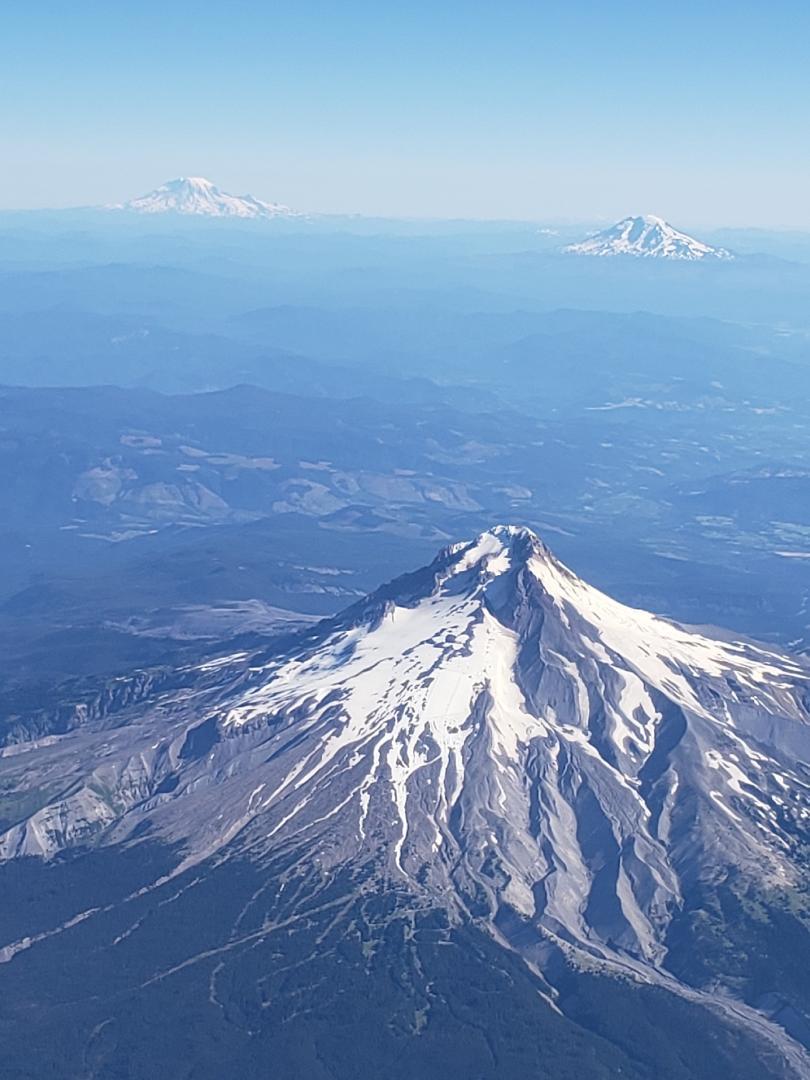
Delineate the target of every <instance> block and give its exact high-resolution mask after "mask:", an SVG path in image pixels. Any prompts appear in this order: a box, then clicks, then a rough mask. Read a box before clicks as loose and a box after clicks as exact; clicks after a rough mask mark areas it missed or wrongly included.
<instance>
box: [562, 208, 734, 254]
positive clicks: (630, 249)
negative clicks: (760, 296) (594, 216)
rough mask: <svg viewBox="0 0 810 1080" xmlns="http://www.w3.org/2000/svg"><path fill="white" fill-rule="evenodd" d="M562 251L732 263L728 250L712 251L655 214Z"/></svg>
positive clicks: (623, 223)
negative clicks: (717, 260) (729, 261)
mask: <svg viewBox="0 0 810 1080" xmlns="http://www.w3.org/2000/svg"><path fill="white" fill-rule="evenodd" d="M563 250H564V251H565V252H567V253H569V254H572V255H597V256H609V255H632V256H635V257H637V258H658V259H684V260H691V261H695V260H698V259H725V260H728V259H733V258H734V255H733V254H732V253H731V252H730V251H727V250H726V249H725V248H717V247H711V246H710V245H709V244H705V243H703V241H702V240H696V239H695V238H694V237H693V236H688V235H687V234H686V233H683V232H680V231H679V230H678V229H675V228H673V226H672V225H670V224H669V223H668V222H666V221H664V219H663V218H660V217H656V216H655V215H653V214H644V215H642V216H640V217H626V218H623V219H622V220H621V221H617V222H616V224H615V225H611V226H610V228H608V229H603V230H602V231H601V232H598V233H596V234H594V235H593V236H590V237H588V238H587V239H586V240H583V241H581V242H580V243H578V244H569V245H568V247H566V248H563Z"/></svg>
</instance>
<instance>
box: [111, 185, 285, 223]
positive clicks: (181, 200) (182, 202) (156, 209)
mask: <svg viewBox="0 0 810 1080" xmlns="http://www.w3.org/2000/svg"><path fill="white" fill-rule="evenodd" d="M111 209H119V210H129V211H133V212H134V213H136V214H184V215H189V216H194V217H218V218H234V217H235V218H292V217H301V215H300V214H298V213H297V212H296V211H295V210H291V209H290V208H289V206H283V205H282V204H281V203H270V202H264V201H263V200H262V199H257V198H256V197H255V196H254V195H231V194H230V193H229V192H227V191H222V190H221V189H220V188H218V187H217V186H216V184H213V183H212V182H211V181H210V180H206V179H205V177H203V176H180V177H177V179H175V180H168V181H167V182H166V183H165V184H162V185H161V186H160V187H159V188H155V190H154V191H150V192H149V193H148V194H146V195H141V196H139V197H138V198H137V199H131V200H130V201H129V202H125V203H122V204H120V205H118V206H115V207H113V208H111Z"/></svg>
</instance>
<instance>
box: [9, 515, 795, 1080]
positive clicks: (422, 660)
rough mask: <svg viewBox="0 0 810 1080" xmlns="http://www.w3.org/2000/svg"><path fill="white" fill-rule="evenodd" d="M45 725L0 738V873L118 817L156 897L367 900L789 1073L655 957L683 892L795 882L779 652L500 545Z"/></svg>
mask: <svg viewBox="0 0 810 1080" xmlns="http://www.w3.org/2000/svg"><path fill="white" fill-rule="evenodd" d="M64 726H66V727H67V728H68V729H69V730H67V731H66V733H65V734H62V735H46V736H44V737H43V736H41V735H40V734H39V733H40V732H41V731H42V730H43V726H42V722H41V721H40V723H39V726H38V727H37V728H36V731H35V732H34V736H33V737H32V739H31V740H30V741H25V738H26V736H25V726H24V724H20V723H18V724H17V725H16V726H15V729H14V730H15V732H16V739H17V741H16V742H15V743H13V744H9V745H8V746H6V748H5V750H4V751H3V752H2V754H3V756H2V757H0V783H2V790H3V792H4V796H3V805H6V804H8V806H11V805H14V806H17V807H23V808H24V810H23V812H19V813H18V814H17V815H16V818H15V817H14V815H13V813H10V812H9V810H4V811H3V813H2V815H0V816H2V818H3V828H4V831H3V833H2V835H0V854H1V855H2V857H3V858H4V859H6V860H13V859H15V858H18V857H20V856H23V855H36V856H42V857H45V858H50V857H52V856H54V855H55V854H57V853H59V852H64V851H69V850H70V849H71V848H73V847H75V846H76V845H87V844H88V843H90V844H92V845H94V846H96V847H100V848H105V849H106V848H111V847H115V846H116V845H121V846H124V847H126V846H127V845H130V844H132V843H133V842H134V841H135V838H137V837H138V836H140V835H143V831H144V829H145V828H148V830H149V834H150V836H153V837H159V838H161V839H162V840H165V841H166V843H167V844H174V845H176V850H177V852H178V854H177V858H176V865H175V867H174V869H173V870H172V871H170V872H169V874H168V876H167V875H164V876H163V877H162V878H161V881H162V882H165V881H166V880H168V879H170V878H171V877H172V876H176V875H180V874H183V873H184V872H186V871H187V870H188V869H189V868H190V867H195V866H197V867H201V866H203V865H204V864H206V861H210V860H211V859H212V858H215V859H216V860H217V861H218V862H220V863H221V861H222V860H227V859H229V858H236V857H238V858H239V859H248V860H249V861H250V862H251V864H253V865H254V866H270V865H275V864H276V863H277V861H278V860H279V859H283V860H284V866H285V870H284V887H285V888H286V889H288V890H289V891H288V892H286V893H285V894H284V895H285V896H295V895H298V894H297V892H296V889H298V888H300V882H303V881H306V882H307V888H306V895H307V898H308V902H309V903H312V897H313V895H317V894H318V892H319V890H321V889H323V890H326V889H327V887H331V886H330V885H329V883H333V882H334V881H335V880H336V879H340V880H343V881H351V882H353V883H354V884H353V885H352V886H351V888H357V889H358V890H360V891H361V892H367V891H368V890H369V889H372V890H373V891H375V892H378V893H385V892H386V891H390V893H391V895H392V896H394V895H395V896H397V897H399V898H402V897H407V904H408V905H409V910H422V911H426V912H427V911H435V910H441V911H442V912H443V913H445V915H446V916H447V917H448V918H449V920H450V923H451V924H453V925H459V926H461V925H471V924H474V925H475V926H476V927H477V928H478V929H481V928H483V929H484V930H485V932H486V933H487V934H489V935H490V937H491V938H492V940H493V941H494V942H495V943H497V945H498V946H499V947H503V948H506V949H508V950H509V951H510V952H513V953H517V954H518V955H519V956H521V957H522V958H523V959H524V960H525V961H526V962H527V963H528V964H529V966H530V968H531V970H532V971H533V972H534V973H535V974H536V975H537V977H538V978H539V979H540V980H541V982H542V985H543V987H544V988H545V990H544V992H547V993H548V995H549V999H550V1000H554V998H555V994H556V988H555V978H556V975H555V973H556V972H557V971H558V969H559V965H560V964H561V963H563V962H564V963H565V964H566V965H568V966H569V967H570V965H574V966H576V967H578V968H579V969H581V970H598V971H600V972H605V971H607V972H612V973H614V974H621V975H622V976H624V977H628V978H632V979H634V980H638V981H640V982H642V983H647V984H653V985H656V986H660V987H662V988H665V989H667V990H669V991H674V992H675V993H676V994H680V995H682V996H683V997H685V998H687V999H689V1000H691V1001H694V1002H698V1003H699V1004H701V1005H704V1006H707V1007H709V1008H710V1009H713V1010H715V1011H717V1010H720V1011H722V1012H723V1013H725V1014H726V1015H727V1016H729V1017H731V1018H732V1019H733V1020H734V1022H735V1023H739V1024H742V1025H743V1026H744V1027H747V1028H748V1030H749V1031H751V1032H754V1033H755V1034H756V1036H757V1037H758V1038H761V1039H763V1040H765V1041H766V1042H768V1043H769V1044H772V1045H773V1046H775V1047H776V1048H777V1050H778V1053H779V1054H780V1055H782V1057H783V1058H784V1060H785V1061H789V1063H790V1064H791V1067H793V1068H794V1070H796V1069H798V1070H799V1071H798V1073H797V1075H802V1072H801V1070H802V1069H804V1068H806V1067H807V1058H806V1057H805V1055H804V1051H803V1050H802V1049H801V1047H800V1045H799V1042H798V1041H796V1040H795V1039H793V1038H791V1037H790V1036H789V1035H787V1034H785V1032H784V1031H783V1029H782V1028H781V1027H780V1026H779V1025H778V1024H777V1023H775V1022H772V1021H771V1019H770V1018H769V1017H770V1014H769V1013H768V1009H767V1008H761V1009H760V1010H759V1011H758V1010H757V1008H755V1006H757V1007H759V1005H760V1004H761V1003H760V1002H758V1001H756V1000H749V998H748V997H747V996H746V993H744V992H742V991H740V988H739V985H738V984H735V983H734V982H733V980H732V979H730V978H729V979H728V980H726V981H725V982H724V980H723V972H722V970H720V969H718V970H715V971H714V972H713V975H712V980H711V981H712V985H713V987H714V989H713V990H712V989H711V988H709V987H708V982H709V980H707V981H706V985H705V986H701V985H699V980H697V979H696V978H695V979H692V978H691V976H689V977H688V976H687V974H685V969H684V968H683V965H682V964H681V965H680V966H679V963H678V962H673V941H676V940H678V935H679V934H681V936H683V933H682V930H681V928H682V927H683V925H684V919H685V918H687V916H688V915H689V912H690V911H691V908H692V906H693V905H694V903H695V901H694V897H695V896H698V895H704V894H705V893H706V891H707V890H709V891H711V890H717V889H719V888H721V887H726V886H728V887H730V883H733V888H734V895H735V896H747V895H749V894H750V893H751V892H752V891H755V892H756V895H757V896H759V897H771V898H773V897H785V896H788V895H790V894H791V893H792V892H794V893H795V891H796V890H797V889H799V888H800V887H801V886H802V882H803V880H804V879H805V875H806V869H805V861H804V860H805V850H806V843H807V833H808V822H809V821H810V768H808V765H807V763H808V762H810V669H809V668H808V665H807V663H806V661H805V660H801V659H799V658H793V657H789V656H785V655H780V654H777V653H775V652H773V651H771V650H769V649H767V648H765V647H761V646H758V645H755V644H753V643H749V642H741V641H733V640H725V639H723V638H721V637H710V636H707V635H706V634H705V633H704V632H697V631H695V630H692V629H689V628H685V627H682V626H679V625H676V624H674V623H672V622H669V621H667V620H665V619H663V618H659V617H657V616H654V615H651V614H649V613H647V612H644V611H639V610H635V609H631V608H628V607H625V606H623V605H621V604H619V603H617V602H616V601H614V600H612V599H610V598H609V597H607V596H605V595H604V594H603V593H600V592H599V591H597V590H596V589H593V588H591V587H590V586H589V585H587V584H586V583H584V582H582V581H581V580H579V579H578V578H577V577H576V576H575V575H574V574H573V573H571V572H570V571H569V570H568V569H567V568H566V567H565V566H563V565H562V564H561V563H560V562H559V561H558V560H557V559H556V558H555V557H554V555H552V553H551V552H550V551H549V550H548V549H547V548H546V547H545V545H544V544H543V543H542V542H541V541H540V540H539V539H538V538H537V537H536V536H535V535H534V534H533V533H531V532H530V531H529V530H527V529H524V528H516V527H508V526H499V527H497V528H494V529H492V530H491V531H489V532H486V533H484V534H482V535H481V536H479V537H478V538H477V539H476V540H474V541H472V542H470V543H463V544H457V545H454V546H452V547H450V548H447V549H445V550H444V551H443V552H441V553H440V555H439V556H438V557H437V559H436V560H435V561H434V562H433V563H432V564H431V565H430V566H428V567H426V568H424V569H423V570H421V571H418V572H416V573H414V574H410V575H406V576H405V577H403V578H400V579H397V580H396V581H394V582H392V583H391V584H390V585H387V586H385V587H383V588H382V589H380V590H379V591H378V592H377V593H375V594H373V595H372V596H370V597H369V598H367V599H366V600H364V601H362V602H361V603H359V604H357V605H355V606H354V607H353V608H350V609H349V610H348V611H346V612H345V613H344V614H343V615H341V616H338V617H337V618H335V619H332V620H329V621H326V622H323V623H320V624H318V625H317V626H316V627H315V628H312V629H305V630H304V631H302V632H300V633H298V634H297V635H295V636H293V637H292V638H291V639H289V640H288V641H287V642H286V644H285V645H284V648H283V649H275V650H274V651H273V652H272V653H271V654H268V653H250V654H245V653H241V654H236V655H230V656H223V657H221V658H220V659H219V660H217V661H215V662H209V663H206V664H204V665H201V666H198V667H193V668H188V669H186V670H184V671H182V672H176V673H174V675H173V676H172V678H171V679H169V680H165V679H164V680H163V681H162V682H160V683H156V684H155V687H154V690H153V691H152V692H151V693H150V692H147V693H146V694H145V695H137V696H136V697H132V696H126V697H125V698H124V700H123V701H122V703H121V704H120V707H111V708H110V709H109V710H108V711H105V710H103V709H102V710H100V709H98V708H96V709H94V710H92V711H90V712H88V714H87V715H86V717H83V716H82V715H80V714H77V715H74V716H73V718H72V720H71V723H70V724H69V725H63V727H64ZM296 881H298V882H299V884H298V885H296V884H295V882H296ZM347 888H349V887H348V886H347ZM351 888H349V892H348V893H347V894H346V895H345V897H344V900H345V903H346V904H347V905H348V906H351V904H352V903H353V900H352V894H351ZM774 902H775V903H776V901H774ZM285 917H291V918H294V904H293V909H292V913H290V912H289V911H288V913H287V915H286V916H285ZM690 940H691V939H690ZM18 944H19V943H18ZM29 945H30V943H29V944H27V945H26V946H25V948H28V947H29ZM10 948H11V950H12V953H11V954H12V955H13V954H14V943H10ZM675 961H677V957H676V958H675ZM720 966H721V967H722V965H720ZM773 1012H774V1010H773V1009H771V1013H773ZM774 1075H776V1074H774ZM785 1075H790V1073H789V1072H788V1073H785ZM804 1075H808V1074H807V1073H804Z"/></svg>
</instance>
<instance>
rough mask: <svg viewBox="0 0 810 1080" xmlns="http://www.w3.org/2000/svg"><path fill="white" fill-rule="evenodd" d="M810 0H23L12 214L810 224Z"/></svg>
mask: <svg viewBox="0 0 810 1080" xmlns="http://www.w3.org/2000/svg"><path fill="white" fill-rule="evenodd" d="M809 50H810V4H808V3H807V2H806V0H805V2H801V3H800V2H793V0H789V2H788V0H774V2H770V3H766V2H765V0H757V2H754V3H751V2H748V0H739V2H735V3H731V2H727V0H714V2H709V0H706V2H705V3H700V4H698V3H695V2H692V0H684V2H681V3H677V2H675V0H671V2H668V3H664V2H663V0H649V2H647V3H636V2H623V0H614V2H610V0H602V2H600V3H591V2H578V0H569V2H567V3H560V2H556V0H555V2H551V3H543V2H542V0H536V2H534V3H524V2H513V0H503V2H500V3H496V2H493V3H486V4H485V3H478V2H476V0H468V2H465V3H461V2H454V0H451V2H445V3H443V2H441V0H434V2H432V3H423V2H421V0H411V2H410V3H408V2H407V0H401V2H399V3H391V2H388V0H379V2H378V3H370V2H369V3H366V2H360V0H343V2H340V0H335V2H331V3H327V2H320V3H319V2H312V0H297V2H294V0H288V2H285V3H278V4H274V3H272V2H270V3H268V2H265V3H253V2H250V3H245V2H240V0H234V2H232V3H228V2H227V0H225V2H221V3H217V4H213V3H206V2H205V0H200V2H197V3H189V2H186V0H173V2H172V3H165V2H164V3H155V2H153V0H139V2H138V3H129V2H124V0H122V2H120V3H119V2H116V0H106V2H104V3H101V2H84V0H75V2H72V3H71V2H69V0H59V2H52V0H36V2H30V0H29V2H27V3H26V2H24V0H11V2H10V3H9V4H7V5H4V12H3V16H2V22H1V24H0V154H2V160H3V168H2V169H0V206H5V207H19V206H54V205H71V204H77V203H78V204H86V203H96V202H107V201H114V200H120V199H124V198H128V197H131V196H133V195H137V194H140V193H142V192H143V191H146V190H149V189H150V188H153V187H156V186H157V185H158V184H159V183H161V182H162V181H164V180H166V179H168V178H170V177H173V176H177V175H184V174H185V175H203V176H208V177H210V178H211V179H213V180H214V181H215V182H216V183H218V184H219V185H220V186H221V187H223V188H225V189H226V190H230V191H234V192H237V193H238V192H242V191H250V192H252V193H254V194H256V195H258V196H260V197H264V198H268V199H274V200H278V201H282V202H286V203H289V204H290V205H293V206H295V207H296V208H299V209H303V210H323V211H333V212H334V211H336V212H344V211H346V212H360V213H367V214H399V215H430V216H469V217H507V218H508V217H513V218H514V217H520V218H525V217H529V218H536V219H558V218H570V219H585V218H588V219H590V218H615V217H618V216H622V215H624V214H625V213H628V212H651V213H659V214H662V215H664V216H665V217H668V218H669V219H670V220H672V221H674V222H675V223H676V224H684V225H689V224H716V223H730V224H782V225H797V226H801V227H810V65H808V62H807V58H808V51H809Z"/></svg>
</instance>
